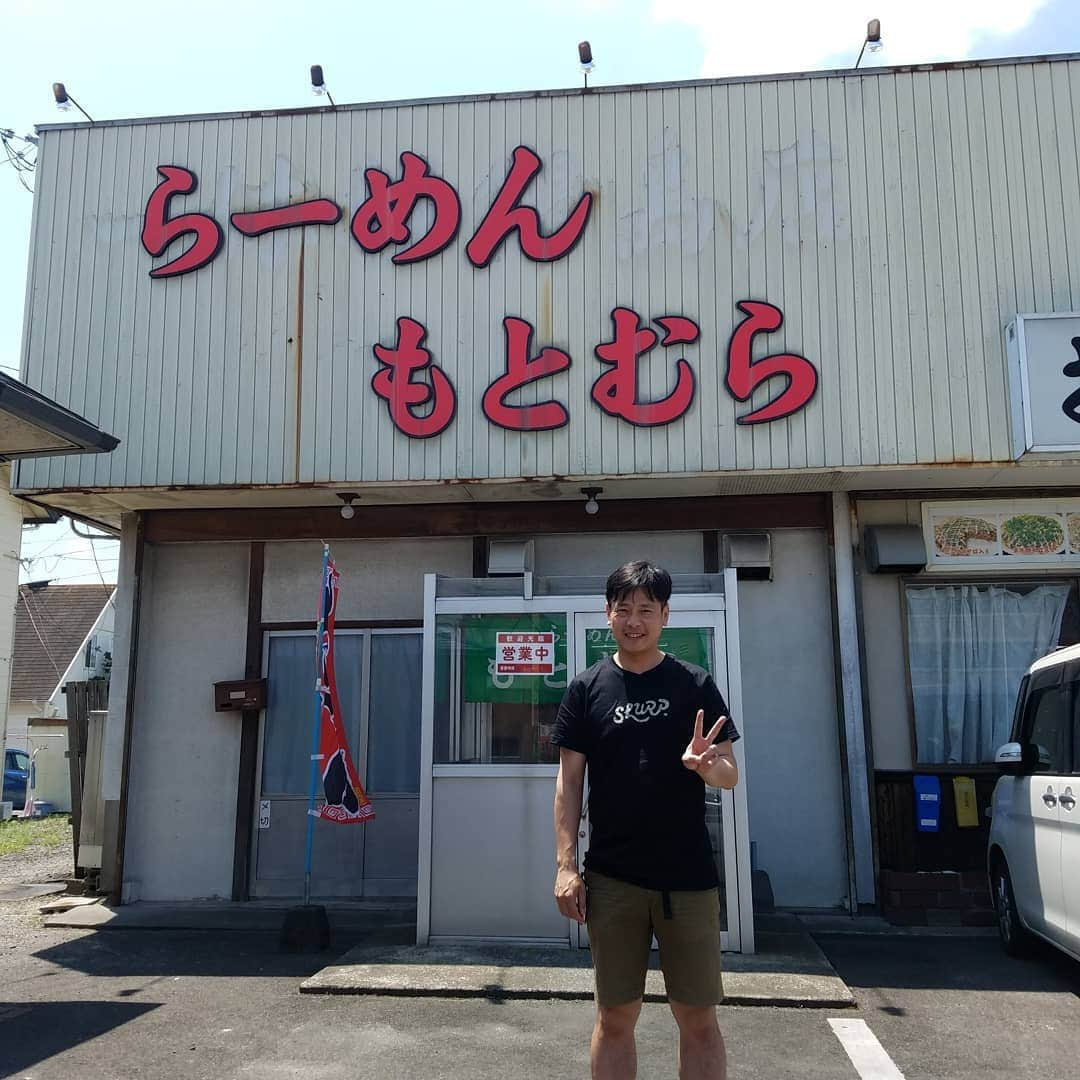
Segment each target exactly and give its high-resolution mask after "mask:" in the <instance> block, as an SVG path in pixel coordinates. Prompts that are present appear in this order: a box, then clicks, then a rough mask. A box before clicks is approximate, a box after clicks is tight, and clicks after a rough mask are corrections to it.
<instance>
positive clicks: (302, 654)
mask: <svg viewBox="0 0 1080 1080" xmlns="http://www.w3.org/2000/svg"><path fill="white" fill-rule="evenodd" d="M422 667H423V635H422V634H421V633H420V632H419V631H413V630H408V631H393V630H363V631H360V630H338V631H337V633H336V634H335V635H334V671H335V674H336V676H337V688H338V698H339V701H340V704H341V712H342V723H343V724H344V727H345V737H346V739H347V740H348V744H349V752H350V753H351V754H352V758H353V761H354V762H355V764H356V767H357V770H358V771H359V776H360V780H361V782H362V783H363V785H364V787H365V789H366V791H367V794H368V795H415V794H417V793H418V792H419V790H420V716H421V686H422V682H421V673H422ZM267 674H268V692H267V702H266V719H265V725H264V728H263V731H264V734H263V787H262V790H263V794H264V795H273V796H275V797H280V796H289V795H293V796H305V795H307V794H308V792H309V791H310V790H311V744H312V734H313V727H314V722H315V715H314V708H315V694H314V686H315V635H314V634H312V633H300V634H273V635H271V637H270V639H269V657H268V665H267ZM365 747H366V758H365V757H364V756H363V755H364V752H365Z"/></svg>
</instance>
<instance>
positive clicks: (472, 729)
mask: <svg viewBox="0 0 1080 1080" xmlns="http://www.w3.org/2000/svg"><path fill="white" fill-rule="evenodd" d="M675 586H676V592H675V593H674V594H673V595H672V598H671V618H670V620H669V624H668V627H667V629H666V630H665V636H664V638H662V639H661V648H663V649H665V650H666V651H669V652H672V653H674V654H675V655H677V656H680V657H681V658H683V659H686V660H688V661H689V662H691V663H695V664H698V665H699V666H701V667H704V668H706V669H707V670H709V671H710V672H711V673H712V675H713V677H714V679H715V680H716V682H717V685H718V686H719V687H720V690H721V692H722V693H723V695H724V698H725V700H726V701H727V702H728V703H729V706H730V708H731V710H732V713H733V715H734V717H735V719H736V722H738V721H739V718H740V715H741V708H740V706H741V687H740V683H739V677H738V672H739V662H738V628H737V625H738V613H737V604H736V597H735V575H734V573H732V572H727V573H725V574H724V575H723V576H720V575H711V576H708V577H705V576H700V575H696V576H694V577H693V578H688V579H681V578H679V577H676V578H675ZM496 591H497V592H499V593H501V595H492V594H493V593H495V592H496ZM425 598H426V604H425V622H424V681H423V722H422V723H423V726H422V736H421V761H420V774H421V781H420V807H419V810H420V842H419V852H420V861H419V882H418V893H417V940H418V942H419V943H421V944H427V943H428V942H439V943H452V942H459V943H460V942H479V941H498V942H521V943H532V944H549V945H562V946H566V947H578V946H585V945H587V937H586V934H585V931H584V928H579V927H578V925H577V924H576V923H571V922H570V921H569V920H567V919H564V918H563V917H562V916H561V915H560V914H559V912H558V909H557V908H556V906H555V902H554V900H553V898H552V894H551V889H552V882H553V880H554V844H555V841H554V826H553V820H552V817H553V815H552V801H553V797H554V786H555V778H556V775H557V773H558V749H557V747H555V746H553V745H552V744H551V742H550V731H551V725H552V724H553V722H554V720H555V715H556V713H557V711H558V705H559V701H560V700H561V698H562V694H563V691H564V690H565V689H566V686H567V684H568V682H569V680H570V679H572V678H573V677H574V675H576V674H577V673H578V672H580V671H583V670H584V669H585V668H587V667H588V666H589V665H590V664H592V663H595V662H596V661H597V660H599V659H600V658H601V657H602V656H603V655H604V653H605V651H608V650H610V651H614V646H613V643H611V642H610V638H609V635H608V627H607V620H606V617H605V615H604V602H603V582H602V581H597V582H592V581H587V580H584V579H557V578H551V579H546V580H544V579H537V580H535V581H534V580H533V579H532V577H531V575H526V577H525V578H523V579H502V580H494V581H493V580H490V579H469V580H448V579H440V578H437V577H436V576H434V575H431V576H429V577H428V578H427V579H426V582H425ZM741 727H742V725H740V730H741ZM735 753H736V758H737V760H738V763H739V768H740V773H741V775H742V781H741V782H740V784H739V785H738V786H737V787H736V788H735V790H734V791H732V792H726V791H719V790H718V789H706V793H705V800H706V821H707V824H708V828H709V833H710V838H711V840H712V844H713V853H714V857H715V858H716V861H717V870H718V874H719V876H720V879H721V882H722V889H723V893H722V897H723V903H722V906H721V918H722V927H723V929H722V935H721V944H722V947H723V948H724V949H727V950H729V951H743V952H752V951H753V916H752V905H751V900H750V844H749V833H748V828H747V810H746V773H745V758H744V753H743V741H742V740H740V741H739V742H737V743H736V744H735ZM579 837H580V839H579V847H580V851H579V856H583V854H584V851H585V849H586V848H587V843H588V818H587V814H586V815H585V816H583V820H582V827H581V829H580V830H579Z"/></svg>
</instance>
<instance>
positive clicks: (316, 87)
mask: <svg viewBox="0 0 1080 1080" xmlns="http://www.w3.org/2000/svg"><path fill="white" fill-rule="evenodd" d="M311 92H312V93H313V94H315V96H316V97H322V95H323V94H325V95H326V99H327V100H328V101H329V102H330V108H332V109H336V108H337V105H336V104H334V99H333V98H332V97H331V96H330V91H329V90H328V89H327V88H326V80H325V79H324V78H323V69H322V64H312V65H311Z"/></svg>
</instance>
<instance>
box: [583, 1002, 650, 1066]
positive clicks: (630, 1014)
mask: <svg viewBox="0 0 1080 1080" xmlns="http://www.w3.org/2000/svg"><path fill="white" fill-rule="evenodd" d="M640 1012H641V1002H640V1001H632V1002H630V1004H629V1005H609V1006H597V1009H596V1026H595V1027H594V1028H593V1035H592V1054H591V1060H592V1078H593V1080H634V1077H635V1076H637V1047H636V1046H635V1045H634V1027H635V1026H636V1025H637V1019H638V1015H639V1013H640Z"/></svg>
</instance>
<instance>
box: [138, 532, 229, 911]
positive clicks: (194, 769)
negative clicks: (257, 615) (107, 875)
mask: <svg viewBox="0 0 1080 1080" xmlns="http://www.w3.org/2000/svg"><path fill="white" fill-rule="evenodd" d="M247 585H248V548H247V545H243V544H233V545H228V544H203V545H196V544H180V545H162V546H150V545H147V547H146V552H145V556H144V575H143V600H142V612H141V626H140V631H139V669H138V678H137V681H136V688H135V709H134V717H133V721H132V723H133V735H132V739H133V741H132V756H131V773H130V788H129V800H128V815H127V850H126V853H125V863H124V891H125V897H126V899H128V900H187V899H197V898H204V897H228V896H230V895H231V892H232V871H233V838H234V829H235V822H236V780H237V770H238V766H239V750H240V716H239V713H231V712H230V713H217V712H215V711H214V693H213V684H214V683H215V682H219V681H222V680H226V679H239V678H243V675H244V651H245V641H246V625H247Z"/></svg>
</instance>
